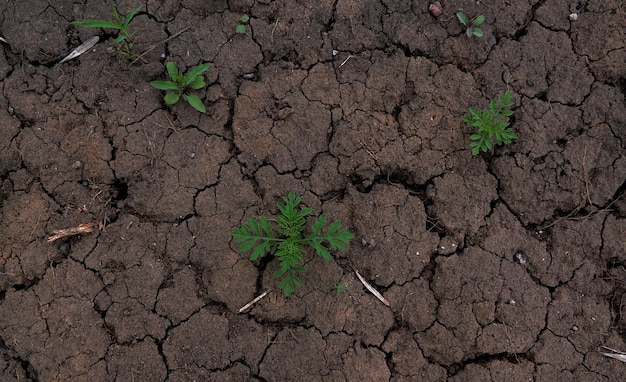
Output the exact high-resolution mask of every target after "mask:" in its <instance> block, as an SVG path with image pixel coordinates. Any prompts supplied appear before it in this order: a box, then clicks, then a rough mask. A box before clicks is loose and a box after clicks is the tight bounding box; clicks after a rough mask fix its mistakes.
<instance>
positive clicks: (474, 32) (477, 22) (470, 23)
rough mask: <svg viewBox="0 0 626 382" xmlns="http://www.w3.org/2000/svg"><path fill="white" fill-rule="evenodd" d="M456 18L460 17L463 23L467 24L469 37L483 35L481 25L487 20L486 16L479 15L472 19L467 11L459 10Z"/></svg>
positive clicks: (466, 31)
mask: <svg viewBox="0 0 626 382" xmlns="http://www.w3.org/2000/svg"><path fill="white" fill-rule="evenodd" d="M456 18H457V19H459V21H460V22H461V24H463V25H465V27H466V28H467V29H466V30H465V34H466V35H467V37H472V36H476V37H483V30H482V29H481V28H480V26H481V25H482V23H484V22H485V16H483V15H478V16H476V17H474V18H473V19H471V20H470V19H469V18H468V17H467V15H466V14H465V13H463V12H457V13H456Z"/></svg>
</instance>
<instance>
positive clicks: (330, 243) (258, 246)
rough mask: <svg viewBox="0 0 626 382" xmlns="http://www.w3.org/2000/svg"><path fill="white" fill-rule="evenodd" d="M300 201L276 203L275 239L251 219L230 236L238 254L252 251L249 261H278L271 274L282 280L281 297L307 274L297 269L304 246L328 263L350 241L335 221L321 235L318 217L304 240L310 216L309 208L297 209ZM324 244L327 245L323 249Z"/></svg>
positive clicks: (264, 222) (263, 223)
mask: <svg viewBox="0 0 626 382" xmlns="http://www.w3.org/2000/svg"><path fill="white" fill-rule="evenodd" d="M301 200H302V199H301V198H300V197H296V194H295V193H294V192H290V193H289V195H287V196H286V197H283V202H284V203H280V202H278V210H279V211H280V213H281V215H280V216H279V217H278V219H277V221H278V235H275V234H274V232H273V230H272V225H271V224H270V222H269V221H268V219H267V218H266V217H265V216H261V217H259V218H258V219H255V218H251V219H250V222H249V224H248V225H245V224H243V225H241V227H239V228H238V229H237V230H236V231H234V232H233V233H232V235H233V238H234V239H235V241H236V242H237V243H239V244H241V245H240V248H239V249H240V250H241V251H248V250H252V254H251V256H250V260H252V261H254V260H256V259H259V258H262V257H263V256H265V255H266V254H268V253H269V254H271V255H273V256H275V257H277V258H278V260H279V261H280V269H279V270H278V271H276V272H275V273H274V277H275V278H277V279H280V278H282V280H281V281H280V283H279V285H278V286H279V288H280V289H282V290H283V293H284V294H285V296H289V295H290V294H291V293H293V291H294V290H295V288H296V286H298V285H301V283H302V282H301V281H300V278H299V277H298V275H299V274H301V273H304V272H306V271H307V270H306V269H305V268H303V267H301V266H300V264H301V263H302V262H303V261H304V258H303V255H304V253H305V252H306V249H305V246H307V245H308V246H310V247H312V248H313V249H315V252H316V253H317V254H318V255H319V256H321V257H322V258H324V259H326V260H332V256H331V254H330V251H329V247H330V249H339V250H345V249H346V246H347V245H348V243H349V242H350V240H352V238H353V237H354V234H352V233H350V232H348V230H347V229H346V228H340V226H341V222H340V221H338V220H337V221H335V222H334V223H332V224H331V225H330V226H329V227H328V228H327V229H326V230H325V233H322V230H323V228H324V226H325V225H326V216H324V215H320V216H319V217H318V218H316V219H315V222H314V223H313V226H312V227H311V233H310V234H309V235H308V236H304V230H305V228H306V217H307V216H308V215H309V214H310V213H311V211H312V210H311V209H310V208H301V209H299V208H298V206H299V205H300V201H301ZM325 242H326V243H327V244H326V245H325Z"/></svg>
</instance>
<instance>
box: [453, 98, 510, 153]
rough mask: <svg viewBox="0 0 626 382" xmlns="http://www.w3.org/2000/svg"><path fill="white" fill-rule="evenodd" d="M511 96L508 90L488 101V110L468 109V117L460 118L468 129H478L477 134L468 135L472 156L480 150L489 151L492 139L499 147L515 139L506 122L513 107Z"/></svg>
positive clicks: (491, 146)
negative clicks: (470, 141)
mask: <svg viewBox="0 0 626 382" xmlns="http://www.w3.org/2000/svg"><path fill="white" fill-rule="evenodd" d="M512 96H513V93H512V92H511V91H510V90H509V91H507V92H506V93H504V95H498V97H497V99H492V100H491V101H489V108H488V109H484V110H478V109H473V108H471V107H470V108H469V113H470V115H465V116H463V117H461V120H462V121H463V122H465V123H467V124H468V125H469V126H470V127H478V132H477V133H476V134H472V135H470V139H471V140H472V141H474V142H472V143H470V146H471V147H472V154H473V155H478V153H480V150H482V151H485V152H487V151H488V150H491V149H492V148H493V140H494V139H495V140H496V143H497V144H499V145H501V144H508V143H511V141H512V140H513V139H516V138H517V135H515V133H513V130H512V129H511V128H510V127H509V120H508V117H510V116H511V115H513V112H512V111H511V110H509V109H510V108H511V107H512V106H513V101H511V97H512Z"/></svg>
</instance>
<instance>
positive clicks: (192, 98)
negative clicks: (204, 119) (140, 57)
mask: <svg viewBox="0 0 626 382" xmlns="http://www.w3.org/2000/svg"><path fill="white" fill-rule="evenodd" d="M210 66H211V63H209V62H207V63H205V64H201V65H198V66H196V67H194V68H192V69H191V70H190V71H188V72H187V74H183V72H181V71H180V69H178V67H177V66H176V64H175V63H173V62H168V63H167V64H165V67H166V68H167V74H168V75H169V76H170V78H171V79H172V80H171V81H150V85H152V86H153V87H155V88H157V89H159V90H165V91H167V93H166V94H165V97H163V99H164V100H165V104H166V105H174V104H175V103H176V102H178V100H180V98H181V97H182V98H183V99H184V100H185V101H187V103H188V104H190V105H191V106H192V107H193V108H194V109H196V110H198V111H199V112H201V113H206V107H205V106H204V104H203V103H202V101H201V100H200V98H199V97H198V96H197V95H196V94H194V93H191V92H190V91H191V90H198V89H202V88H203V87H205V86H206V83H205V82H204V76H202V73H204V72H206V71H207V70H208V69H209V67H210Z"/></svg>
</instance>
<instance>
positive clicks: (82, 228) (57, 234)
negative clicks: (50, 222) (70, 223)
mask: <svg viewBox="0 0 626 382" xmlns="http://www.w3.org/2000/svg"><path fill="white" fill-rule="evenodd" d="M95 227H96V224H95V223H84V224H81V225H79V226H76V227H71V228H64V229H55V230H54V231H52V236H50V237H49V238H48V243H52V242H53V241H55V240H59V239H62V238H64V237H68V236H74V235H82V234H85V233H91V232H93V230H94V228H95Z"/></svg>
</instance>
